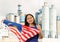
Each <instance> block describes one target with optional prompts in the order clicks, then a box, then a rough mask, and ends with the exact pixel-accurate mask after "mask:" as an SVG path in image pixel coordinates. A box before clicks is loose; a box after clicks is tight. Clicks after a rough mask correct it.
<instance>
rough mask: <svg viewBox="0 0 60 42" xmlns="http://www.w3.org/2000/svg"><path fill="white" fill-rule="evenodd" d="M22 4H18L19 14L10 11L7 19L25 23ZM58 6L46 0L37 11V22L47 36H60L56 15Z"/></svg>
mask: <svg viewBox="0 0 60 42" xmlns="http://www.w3.org/2000/svg"><path fill="white" fill-rule="evenodd" d="M20 7H21V5H18V12H17V14H14V13H9V14H7V15H6V19H8V20H10V21H12V22H16V23H20V24H24V20H25V15H26V14H22V13H23V12H21V10H20ZM56 14H57V13H56V8H55V7H54V5H49V4H48V3H47V2H44V5H43V6H42V8H41V9H39V10H38V12H36V13H35V22H36V24H40V25H41V28H42V31H43V36H44V37H45V38H57V37H58V34H57V33H58V28H57V25H56V24H57V15H56Z"/></svg>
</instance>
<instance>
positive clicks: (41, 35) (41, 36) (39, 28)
mask: <svg viewBox="0 0 60 42" xmlns="http://www.w3.org/2000/svg"><path fill="white" fill-rule="evenodd" d="M37 29H38V30H39V31H40V34H39V38H40V39H42V38H43V34H42V29H41V27H40V25H37Z"/></svg>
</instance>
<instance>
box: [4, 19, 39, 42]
mask: <svg viewBox="0 0 60 42" xmlns="http://www.w3.org/2000/svg"><path fill="white" fill-rule="evenodd" d="M3 23H4V24H6V25H7V26H8V27H9V30H10V31H11V32H13V33H14V34H15V35H16V36H17V38H18V39H19V41H21V42H26V40H28V39H30V38H32V37H34V36H35V35H37V34H39V31H38V30H37V29H35V28H30V27H28V26H25V25H21V24H18V23H15V22H11V21H8V20H4V21H3Z"/></svg>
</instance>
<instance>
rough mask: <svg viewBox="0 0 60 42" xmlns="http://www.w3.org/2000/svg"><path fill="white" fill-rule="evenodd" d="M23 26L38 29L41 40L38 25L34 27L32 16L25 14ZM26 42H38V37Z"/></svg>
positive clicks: (41, 36)
mask: <svg viewBox="0 0 60 42" xmlns="http://www.w3.org/2000/svg"><path fill="white" fill-rule="evenodd" d="M25 25H26V26H29V27H31V28H35V29H38V30H39V31H40V38H41V39H42V38H43V35H42V30H41V27H40V25H36V23H35V19H34V17H33V15H31V14H27V15H26V16H25ZM26 42H38V35H36V36H34V37H33V38H31V39H29V40H27V41H26Z"/></svg>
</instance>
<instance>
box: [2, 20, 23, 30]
mask: <svg viewBox="0 0 60 42" xmlns="http://www.w3.org/2000/svg"><path fill="white" fill-rule="evenodd" d="M3 23H4V24H6V25H7V26H13V27H16V28H17V29H18V30H19V31H21V30H22V25H21V24H18V23H16V22H11V21H9V20H3Z"/></svg>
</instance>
